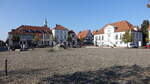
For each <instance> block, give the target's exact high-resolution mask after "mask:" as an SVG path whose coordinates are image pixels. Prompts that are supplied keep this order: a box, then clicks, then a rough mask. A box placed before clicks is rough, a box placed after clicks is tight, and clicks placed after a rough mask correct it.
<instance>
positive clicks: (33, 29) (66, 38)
mask: <svg viewBox="0 0 150 84" xmlns="http://www.w3.org/2000/svg"><path fill="white" fill-rule="evenodd" d="M148 29H149V35H150V27H149V28H148ZM126 31H129V32H130V34H131V35H132V37H133V38H132V39H133V40H132V42H130V43H134V44H136V45H137V46H138V47H140V46H142V41H143V36H142V33H141V30H140V28H138V27H136V26H133V25H132V24H131V23H129V22H128V21H119V22H115V23H111V24H106V25H105V26H104V27H103V28H100V29H99V30H96V31H93V32H91V31H90V30H84V31H81V32H79V33H78V34H77V33H75V32H74V31H73V30H69V29H68V28H66V27H64V26H62V25H59V24H56V26H55V27H54V28H49V27H48V26H47V21H45V25H44V26H28V25H22V26H20V27H18V28H16V29H12V31H11V32H9V33H8V34H9V37H8V42H9V45H10V46H11V45H15V44H16V45H17V44H18V43H17V42H18V41H16V40H17V38H19V45H21V47H23V46H24V47H31V46H37V45H38V46H40V45H45V46H53V45H56V44H62V43H63V44H64V45H78V43H79V42H80V43H82V44H94V45H96V46H109V47H110V46H111V47H127V46H129V45H128V43H125V42H124V41H123V39H122V38H123V35H124V34H125V32H126ZM149 39H150V36H149Z"/></svg>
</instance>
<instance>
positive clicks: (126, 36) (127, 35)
mask: <svg viewBox="0 0 150 84" xmlns="http://www.w3.org/2000/svg"><path fill="white" fill-rule="evenodd" d="M122 40H123V42H124V43H127V47H128V43H129V42H132V41H133V36H132V34H131V32H130V31H126V32H125V34H124V35H123V37H122Z"/></svg>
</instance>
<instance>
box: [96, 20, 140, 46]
mask: <svg viewBox="0 0 150 84" xmlns="http://www.w3.org/2000/svg"><path fill="white" fill-rule="evenodd" d="M126 31H130V33H131V35H132V36H133V42H132V43H135V44H137V45H138V46H142V33H141V32H140V31H139V29H138V28H136V27H134V26H133V25H132V24H130V23H129V22H128V21H120V22H115V23H112V24H107V25H105V26H104V27H103V28H101V29H100V30H98V31H97V32H96V34H95V35H94V45H97V46H111V47H127V46H128V44H127V43H125V42H123V40H122V37H123V35H124V34H125V32H126Z"/></svg>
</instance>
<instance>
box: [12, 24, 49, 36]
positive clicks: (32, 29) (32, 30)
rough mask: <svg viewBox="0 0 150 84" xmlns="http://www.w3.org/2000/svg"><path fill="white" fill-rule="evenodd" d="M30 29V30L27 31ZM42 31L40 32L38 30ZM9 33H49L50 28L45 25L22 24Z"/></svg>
mask: <svg viewBox="0 0 150 84" xmlns="http://www.w3.org/2000/svg"><path fill="white" fill-rule="evenodd" d="M28 31H30V32H28ZM40 31H42V32H40ZM9 33H10V34H38V33H47V34H51V33H52V31H51V29H50V28H48V27H45V26H28V25H22V26H20V27H18V28H17V29H13V30H12V31H11V32H9Z"/></svg>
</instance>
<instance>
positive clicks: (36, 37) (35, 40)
mask: <svg viewBox="0 0 150 84" xmlns="http://www.w3.org/2000/svg"><path fill="white" fill-rule="evenodd" d="M40 40H41V38H40V37H39V36H34V39H33V42H34V46H37V45H38V42H39V41H40Z"/></svg>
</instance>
